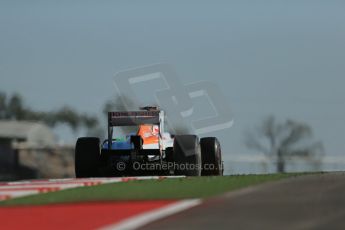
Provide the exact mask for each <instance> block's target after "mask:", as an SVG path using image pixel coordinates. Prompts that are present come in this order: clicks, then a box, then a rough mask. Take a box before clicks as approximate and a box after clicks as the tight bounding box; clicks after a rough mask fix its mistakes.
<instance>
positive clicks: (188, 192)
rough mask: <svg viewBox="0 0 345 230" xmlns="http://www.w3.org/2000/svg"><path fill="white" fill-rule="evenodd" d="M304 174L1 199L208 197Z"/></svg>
mask: <svg viewBox="0 0 345 230" xmlns="http://www.w3.org/2000/svg"><path fill="white" fill-rule="evenodd" d="M298 175H300V174H267V175H239V176H223V177H188V178H178V179H164V180H143V181H130V182H125V183H112V184H104V185H99V186H93V187H80V188H75V189H67V190H62V191H59V192H50V193H45V194H40V195H32V196H27V197H22V198H17V199H11V200H7V201H3V202H0V205H41V204H53V203H63V202H83V201H111V200H151V199H184V198H205V197H210V196H215V195H219V194H222V193H224V192H227V191H231V190H235V189H240V188H244V187H247V186H250V185H256V184H260V183H264V182H267V181H274V180H278V179H283V178H287V177H292V176H298Z"/></svg>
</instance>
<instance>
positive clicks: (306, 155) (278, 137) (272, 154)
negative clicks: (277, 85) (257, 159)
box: [245, 116, 324, 172]
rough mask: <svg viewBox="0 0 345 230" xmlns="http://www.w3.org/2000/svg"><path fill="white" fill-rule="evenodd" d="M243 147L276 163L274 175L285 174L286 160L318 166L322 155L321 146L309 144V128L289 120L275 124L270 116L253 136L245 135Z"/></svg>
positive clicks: (310, 131) (250, 134)
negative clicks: (298, 160)
mask: <svg viewBox="0 0 345 230" xmlns="http://www.w3.org/2000/svg"><path fill="white" fill-rule="evenodd" d="M245 144H246V146H247V147H248V148H251V149H255V150H258V151H260V152H262V153H264V154H265V156H266V157H267V158H268V159H269V160H272V161H275V162H276V166H277V172H285V169H286V162H287V160H290V159H293V158H300V159H305V160H307V161H309V162H311V163H313V165H319V164H320V162H321V158H322V156H323V154H324V151H323V146H322V143H321V142H319V141H318V142H312V129H311V127H310V126H309V125H307V124H304V123H301V122H296V121H292V120H287V121H286V122H284V123H277V122H276V120H275V118H274V117H273V116H270V117H268V118H266V119H265V120H264V121H263V122H262V124H261V125H260V126H259V127H258V128H257V129H256V130H255V132H249V133H247V135H246V140H245Z"/></svg>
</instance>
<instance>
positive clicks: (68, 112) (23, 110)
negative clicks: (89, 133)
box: [0, 92, 98, 131]
mask: <svg viewBox="0 0 345 230" xmlns="http://www.w3.org/2000/svg"><path fill="white" fill-rule="evenodd" d="M0 119H2V120H5V119H6V120H29V121H41V122H44V123H45V124H47V125H48V126H51V127H54V126H56V125H57V124H61V123H64V124H67V125H68V126H70V127H71V129H72V130H73V131H76V130H77V129H78V128H80V127H85V128H87V129H94V128H95V127H96V126H97V125H98V119H97V118H96V117H94V116H90V115H86V114H79V113H78V112H77V111H76V110H75V109H73V108H71V107H69V106H63V107H62V108H60V109H58V110H56V111H50V112H42V111H35V110H33V109H31V108H29V107H28V106H26V105H25V104H24V101H23V98H22V96H21V95H19V94H13V95H12V96H11V97H7V96H6V94H5V93H3V92H0Z"/></svg>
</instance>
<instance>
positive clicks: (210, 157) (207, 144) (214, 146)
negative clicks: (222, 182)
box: [200, 137, 223, 176]
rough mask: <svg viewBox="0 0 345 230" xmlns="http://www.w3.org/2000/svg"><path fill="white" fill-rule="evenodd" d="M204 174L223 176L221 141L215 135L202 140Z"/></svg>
mask: <svg viewBox="0 0 345 230" xmlns="http://www.w3.org/2000/svg"><path fill="white" fill-rule="evenodd" d="M200 146H201V158H202V172H201V174H202V175H203V176H222V175H223V162H222V153H221V147H220V143H219V141H218V139H217V138H215V137H205V138H201V140H200Z"/></svg>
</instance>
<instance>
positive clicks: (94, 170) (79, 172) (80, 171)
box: [75, 137, 100, 178]
mask: <svg viewBox="0 0 345 230" xmlns="http://www.w3.org/2000/svg"><path fill="white" fill-rule="evenodd" d="M99 165H100V139H99V138H96V137H82V138H79V139H78V140H77V143H76V147H75V174H76V177H77V178H85V177H97V176H99V172H98V168H99Z"/></svg>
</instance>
